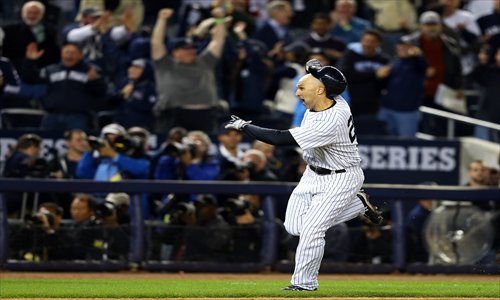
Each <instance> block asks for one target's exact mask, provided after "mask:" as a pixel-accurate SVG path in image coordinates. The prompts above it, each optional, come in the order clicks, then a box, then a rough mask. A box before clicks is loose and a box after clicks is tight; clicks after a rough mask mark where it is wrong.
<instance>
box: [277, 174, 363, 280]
mask: <svg viewBox="0 0 500 300" xmlns="http://www.w3.org/2000/svg"><path fill="white" fill-rule="evenodd" d="M363 181H364V175H363V171H362V170H361V168H359V167H351V168H349V169H347V172H345V173H338V174H335V173H333V174H330V175H318V174H316V173H314V172H313V171H312V170H311V169H310V168H309V167H307V169H306V171H305V172H304V175H303V176H302V178H301V180H300V182H299V184H298V185H297V187H296V188H295V189H294V191H293V193H292V195H291V196H290V199H289V200H288V206H287V209H286V215H285V228H286V230H287V231H288V232H289V233H290V234H292V235H298V236H300V239H299V245H298V246H297V251H296V254H295V271H294V273H293V276H292V280H291V283H292V284H294V285H298V286H300V287H303V288H306V289H314V288H317V287H318V273H319V268H320V265H321V260H322V258H323V253H324V246H325V239H324V237H325V233H326V231H327V230H328V229H329V228H330V227H332V226H333V225H335V224H338V223H342V222H346V221H348V220H351V219H353V218H355V217H357V216H358V215H361V214H363V213H364V206H363V203H362V202H361V201H360V200H359V199H358V197H356V193H357V192H358V191H359V189H360V188H361V186H362V184H363Z"/></svg>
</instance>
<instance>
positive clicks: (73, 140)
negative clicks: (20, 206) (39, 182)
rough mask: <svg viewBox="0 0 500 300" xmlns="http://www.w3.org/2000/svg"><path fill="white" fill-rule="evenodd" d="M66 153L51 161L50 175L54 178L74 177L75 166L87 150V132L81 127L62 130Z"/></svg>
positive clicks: (88, 148)
mask: <svg viewBox="0 0 500 300" xmlns="http://www.w3.org/2000/svg"><path fill="white" fill-rule="evenodd" d="M64 143H65V145H66V149H67V150H66V153H65V154H64V155H61V156H58V157H56V158H55V159H54V161H51V162H50V163H51V170H50V172H51V176H52V177H55V178H76V168H77V166H78V163H79V162H80V160H81V159H82V156H83V154H84V153H85V151H89V150H90V147H89V143H88V141H87V134H86V133H85V131H83V130H81V129H72V130H68V131H66V132H64Z"/></svg>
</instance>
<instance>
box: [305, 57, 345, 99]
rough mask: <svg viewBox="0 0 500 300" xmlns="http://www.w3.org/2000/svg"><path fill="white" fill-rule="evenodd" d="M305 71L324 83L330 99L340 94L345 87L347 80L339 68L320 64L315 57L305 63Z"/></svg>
mask: <svg viewBox="0 0 500 300" xmlns="http://www.w3.org/2000/svg"><path fill="white" fill-rule="evenodd" d="M306 72H307V73H310V74H311V75H312V76H314V77H315V78H317V79H318V80H319V81H321V82H322V83H323V84H324V85H325V89H326V96H327V97H328V98H330V99H333V98H335V96H338V95H340V94H342V93H343V92H344V91H345V89H346V88H347V80H346V79H345V76H344V74H342V72H340V70H339V69H337V68H335V67H332V66H324V67H323V66H321V64H320V63H319V61H318V60H317V59H311V60H310V61H308V62H307V63H306Z"/></svg>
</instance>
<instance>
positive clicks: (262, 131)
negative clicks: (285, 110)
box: [225, 115, 298, 146]
mask: <svg viewBox="0 0 500 300" xmlns="http://www.w3.org/2000/svg"><path fill="white" fill-rule="evenodd" d="M251 122H252V121H245V120H242V119H240V118H239V117H237V116H234V115H232V116H231V121H229V123H228V124H227V125H226V126H225V127H226V128H232V129H236V130H240V131H243V132H244V133H246V134H248V135H249V136H251V137H253V138H254V139H257V140H259V141H263V142H264V143H267V144H271V145H279V146H285V145H290V146H298V144H297V142H296V141H295V139H294V138H293V136H292V134H291V133H290V131H289V130H278V129H270V128H264V127H259V126H255V125H252V124H250V123H251Z"/></svg>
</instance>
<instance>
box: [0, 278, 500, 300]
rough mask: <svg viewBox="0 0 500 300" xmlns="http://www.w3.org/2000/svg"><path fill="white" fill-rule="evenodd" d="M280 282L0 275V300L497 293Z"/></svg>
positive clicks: (438, 284)
mask: <svg viewBox="0 0 500 300" xmlns="http://www.w3.org/2000/svg"><path fill="white" fill-rule="evenodd" d="M286 285H288V282H286V281H282V280H248V281H241V280H143V279H141V280H103V279H68V280H63V279H1V280H0V298H2V299H3V298H16V297H17V298H28V297H49V298H71V297H80V298H104V297H109V298H118V297H126V298H147V297H150V298H160V297H178V298H183V297H214V298H216V297H240V298H241V297H245V298H246V297H297V296H300V297H499V296H500V282H495V281H491V280H490V281H487V280H484V281H481V280H477V281H476V280H475V281H466V280H450V281H443V280H436V281H427V280H426V281H415V280H412V281H408V280H385V281H384V280H345V281H344V280H342V281H333V280H323V281H320V289H319V290H318V291H316V292H284V291H280V288H281V287H284V286H286Z"/></svg>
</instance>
